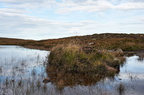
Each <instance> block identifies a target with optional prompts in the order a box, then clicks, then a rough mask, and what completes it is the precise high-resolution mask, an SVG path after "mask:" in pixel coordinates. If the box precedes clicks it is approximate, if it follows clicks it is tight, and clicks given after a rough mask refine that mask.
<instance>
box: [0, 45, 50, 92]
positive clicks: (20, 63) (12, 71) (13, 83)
mask: <svg viewBox="0 0 144 95" xmlns="http://www.w3.org/2000/svg"><path fill="white" fill-rule="evenodd" d="M48 53H49V52H48V51H41V50H34V49H27V48H23V47H20V46H5V45H4V46H3V45H1V46H0V95H30V94H33V95H35V92H33V90H37V89H38V88H39V87H40V85H42V84H43V83H42V82H41V80H43V78H45V77H46V72H45V67H46V64H47V56H48ZM42 86H43V85H42ZM31 88H32V89H31ZM41 89H42V88H41Z"/></svg>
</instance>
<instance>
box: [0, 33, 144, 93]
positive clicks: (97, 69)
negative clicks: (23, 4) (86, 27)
mask: <svg viewBox="0 0 144 95" xmlns="http://www.w3.org/2000/svg"><path fill="white" fill-rule="evenodd" d="M143 42H144V35H143V34H129V35H128V34H99V35H97V34H94V35H88V36H82V37H80V36H76V37H69V38H61V39H52V40H41V41H33V40H20V39H12V40H11V39H7V38H0V44H1V46H0V95H131V94H133V95H143V93H144V92H143V86H144V85H143V84H142V83H143V82H144V52H143V49H144V44H143ZM2 45H3V46H2ZM6 45H21V46H24V47H29V48H35V49H41V50H35V49H27V48H23V47H21V46H6ZM46 50H50V51H51V52H49V51H46ZM49 53H50V56H48V55H49ZM44 79H48V80H47V82H44Z"/></svg>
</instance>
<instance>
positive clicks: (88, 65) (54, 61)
mask: <svg viewBox="0 0 144 95" xmlns="http://www.w3.org/2000/svg"><path fill="white" fill-rule="evenodd" d="M90 51H92V52H87V51H86V50H84V49H83V47H82V46H80V45H76V44H67V45H64V44H63V45H57V46H56V47H54V48H53V49H52V51H51V53H50V55H49V66H48V67H49V69H48V70H52V69H53V68H54V69H57V70H63V71H66V72H81V73H86V72H94V73H101V74H106V72H107V73H110V74H112V73H114V72H115V71H116V70H115V68H114V67H115V65H120V63H121V62H120V60H114V59H115V58H116V54H113V53H110V52H108V51H107V50H94V49H92V50H90ZM50 67H51V68H50ZM109 67H111V68H113V69H108V68H109Z"/></svg>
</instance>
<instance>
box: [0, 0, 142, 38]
mask: <svg viewBox="0 0 144 95" xmlns="http://www.w3.org/2000/svg"><path fill="white" fill-rule="evenodd" d="M96 33H144V0H0V37H9V38H22V39H35V40H41V39H52V38H61V37H68V36H76V35H90V34H96Z"/></svg>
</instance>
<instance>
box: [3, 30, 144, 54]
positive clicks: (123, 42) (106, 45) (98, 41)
mask: <svg viewBox="0 0 144 95" xmlns="http://www.w3.org/2000/svg"><path fill="white" fill-rule="evenodd" d="M69 43H73V44H79V45H81V46H83V47H94V48H97V49H102V48H103V49H109V50H115V49H117V48H120V49H122V50H123V51H135V50H142V49H143V50H144V34H110V33H106V34H93V35H86V36H74V37H67V38H59V39H48V40H40V41H34V40H22V39H11V38H0V45H21V46H24V47H28V48H34V49H35V48H36V49H44V50H49V51H50V50H51V49H52V48H53V47H55V46H56V45H59V44H69Z"/></svg>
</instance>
